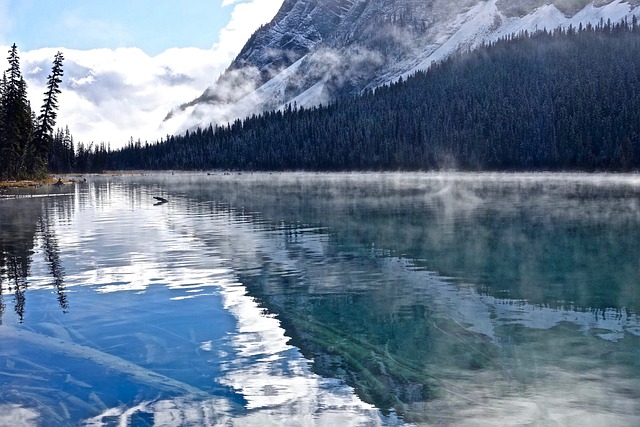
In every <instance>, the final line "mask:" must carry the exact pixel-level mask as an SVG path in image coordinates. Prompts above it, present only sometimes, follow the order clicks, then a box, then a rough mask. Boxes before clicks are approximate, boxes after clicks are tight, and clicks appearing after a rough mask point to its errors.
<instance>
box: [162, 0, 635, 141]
mask: <svg viewBox="0 0 640 427" xmlns="http://www.w3.org/2000/svg"><path fill="white" fill-rule="evenodd" d="M632 16H640V0H593V1H590V0H488V1H478V0H285V1H284V3H283V5H282V7H281V9H280V10H279V12H278V13H277V15H276V16H275V17H274V19H273V20H272V21H271V22H270V23H269V24H267V25H265V26H263V27H261V28H260V29H259V30H258V31H256V32H255V33H254V34H253V35H252V36H251V38H250V39H249V40H248V41H247V43H246V44H245V46H244V48H243V49H242V51H241V52H240V54H239V55H238V56H237V58H236V59H235V60H234V61H233V63H232V64H231V65H230V66H229V68H228V69H227V70H226V71H225V73H224V74H223V75H222V76H221V77H220V78H219V79H218V80H217V81H216V82H215V83H214V84H213V85H212V86H210V87H209V88H208V89H207V90H206V91H205V92H204V93H203V94H202V95H201V96H200V97H198V98H197V99H195V100H193V101H191V102H189V103H186V104H184V105H182V106H181V107H179V108H177V109H175V110H174V111H171V112H170V113H169V114H168V116H167V118H166V119H165V126H166V127H167V128H170V129H175V130H176V132H177V133H182V132H184V131H186V130H188V129H194V128H196V127H199V126H202V127H204V126H207V125H208V124H209V123H212V122H213V123H218V124H224V123H227V122H230V121H233V120H235V119H236V118H244V117H246V116H250V115H251V114H254V113H259V112H262V111H267V110H273V109H279V108H282V107H283V106H286V105H287V104H294V105H297V106H305V107H309V106H312V105H318V104H321V103H323V104H326V103H328V102H330V101H332V100H334V99H336V98H338V97H341V96H348V95H355V94H358V93H361V92H362V91H363V90H365V89H368V88H375V87H378V86H381V85H384V84H388V83H390V82H394V81H397V80H398V79H400V78H406V77H407V76H409V75H411V74H414V73H415V72H416V71H419V70H425V69H427V68H429V66H430V65H431V64H432V63H433V62H438V61H441V60H443V59H445V58H447V57H448V56H449V55H451V54H452V53H455V52H459V51H465V50H470V49H475V48H477V47H478V46H481V45H482V44H483V43H484V42H488V41H495V40H498V39H500V38H503V37H508V36H510V35H512V34H517V33H520V32H524V31H527V32H534V31H536V30H542V29H544V28H546V29H547V30H552V29H554V28H558V27H565V28H566V27H569V26H570V25H572V26H573V27H576V28H577V27H579V26H580V25H581V24H582V25H587V24H592V25H596V24H598V23H600V22H607V21H608V20H610V21H611V22H619V21H621V20H622V19H624V18H625V17H626V18H628V19H631V17H632Z"/></svg>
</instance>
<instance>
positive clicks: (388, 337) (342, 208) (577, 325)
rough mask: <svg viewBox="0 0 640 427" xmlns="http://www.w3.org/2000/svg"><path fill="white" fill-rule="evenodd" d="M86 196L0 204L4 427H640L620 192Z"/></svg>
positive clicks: (68, 193) (630, 234)
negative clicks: (321, 426) (606, 426)
mask: <svg viewBox="0 0 640 427" xmlns="http://www.w3.org/2000/svg"><path fill="white" fill-rule="evenodd" d="M86 178H87V182H78V183H75V184H68V185H65V186H63V187H40V188H30V189H16V190H13V191H12V192H11V198H3V199H2V200H0V262H1V264H0V268H1V272H0V277H2V282H1V289H2V296H1V298H2V302H1V305H0V307H1V313H0V315H1V320H2V325H0V338H1V339H0V384H1V386H2V387H0V425H12V426H13V425H51V424H54V425H78V424H80V425H96V426H99V425H243V426H244V425H260V426H265V425H274V426H275V425H300V426H313V425H345V426H347V425H352V426H369V425H401V424H409V425H413V424H415V425H508V426H511V425H513V426H516V425H567V426H568V425H582V426H584V425H594V426H596V425H621V426H625V425H628V426H634V425H639V424H640V383H639V382H638V381H637V378H638V377H640V319H639V318H638V311H639V309H640V258H639V255H640V177H638V176H636V175H581V174H456V173H448V174H389V173H387V174H313V173H288V174H268V173H263V174H246V173H245V174H217V173H211V174H206V173H176V174H170V173H168V174H151V175H124V176H117V175H110V176H87V177H86ZM154 197H160V198H163V199H165V200H167V202H165V203H163V202H161V201H159V200H158V199H155V198H154Z"/></svg>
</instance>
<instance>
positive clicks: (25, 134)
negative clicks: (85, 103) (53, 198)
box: [0, 44, 64, 180]
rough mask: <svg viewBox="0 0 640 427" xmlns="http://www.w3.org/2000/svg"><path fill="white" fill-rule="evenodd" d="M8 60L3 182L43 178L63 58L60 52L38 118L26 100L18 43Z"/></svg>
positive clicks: (1, 119) (0, 88) (1, 118)
mask: <svg viewBox="0 0 640 427" xmlns="http://www.w3.org/2000/svg"><path fill="white" fill-rule="evenodd" d="M7 59H8V60H9V69H8V70H7V71H5V72H4V73H3V75H2V80H1V81H0V180H14V179H32V178H43V177H46V176H47V174H48V168H47V163H48V158H49V151H50V149H51V146H52V144H53V139H52V132H53V127H54V126H55V122H56V116H57V109H58V98H57V97H58V94H60V88H59V87H60V83H61V82H62V80H61V77H62V74H63V71H62V61H63V60H64V57H63V56H62V53H60V52H58V53H57V54H56V55H55V57H54V60H53V67H52V69H51V74H49V76H48V78H47V86H46V92H45V94H44V101H43V103H42V107H41V108H40V114H39V115H38V116H37V117H36V114H35V112H34V111H32V109H31V105H30V103H29V101H28V99H27V83H26V82H25V80H24V78H23V77H22V73H21V71H20V57H19V55H18V48H17V46H16V45H15V44H13V46H11V49H10V50H9V57H8V58H7Z"/></svg>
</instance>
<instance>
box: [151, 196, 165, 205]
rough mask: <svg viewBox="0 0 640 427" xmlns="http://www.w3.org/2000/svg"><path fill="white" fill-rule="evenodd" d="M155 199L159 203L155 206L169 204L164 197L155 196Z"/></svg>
mask: <svg viewBox="0 0 640 427" xmlns="http://www.w3.org/2000/svg"><path fill="white" fill-rule="evenodd" d="M153 198H154V199H156V200H157V201H158V203H156V204H155V205H154V206H158V205H162V204H163V203H167V202H169V201H168V200H167V199H165V198H164V197H159V196H154V197H153Z"/></svg>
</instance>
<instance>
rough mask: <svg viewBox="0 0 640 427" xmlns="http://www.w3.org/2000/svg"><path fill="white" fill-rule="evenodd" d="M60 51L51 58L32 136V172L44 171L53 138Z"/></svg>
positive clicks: (60, 65) (61, 57)
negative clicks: (45, 88)
mask: <svg viewBox="0 0 640 427" xmlns="http://www.w3.org/2000/svg"><path fill="white" fill-rule="evenodd" d="M63 60H64V57H63V55H62V52H58V53H56V55H55V57H54V60H53V67H52V68H51V74H50V75H49V76H48V77H47V91H46V93H45V98H44V101H43V104H42V108H40V116H38V120H37V123H38V127H37V129H36V133H35V137H34V141H33V142H34V144H33V145H34V153H33V154H34V155H33V157H32V159H33V160H32V162H33V163H32V165H31V170H32V172H33V173H36V174H37V173H41V172H46V166H47V158H48V155H49V151H50V150H51V145H52V140H53V127H54V126H55V123H56V117H57V111H56V110H57V109H58V95H59V94H60V83H62V79H61V77H62V75H63V74H64V73H63V71H62V61H63Z"/></svg>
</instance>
